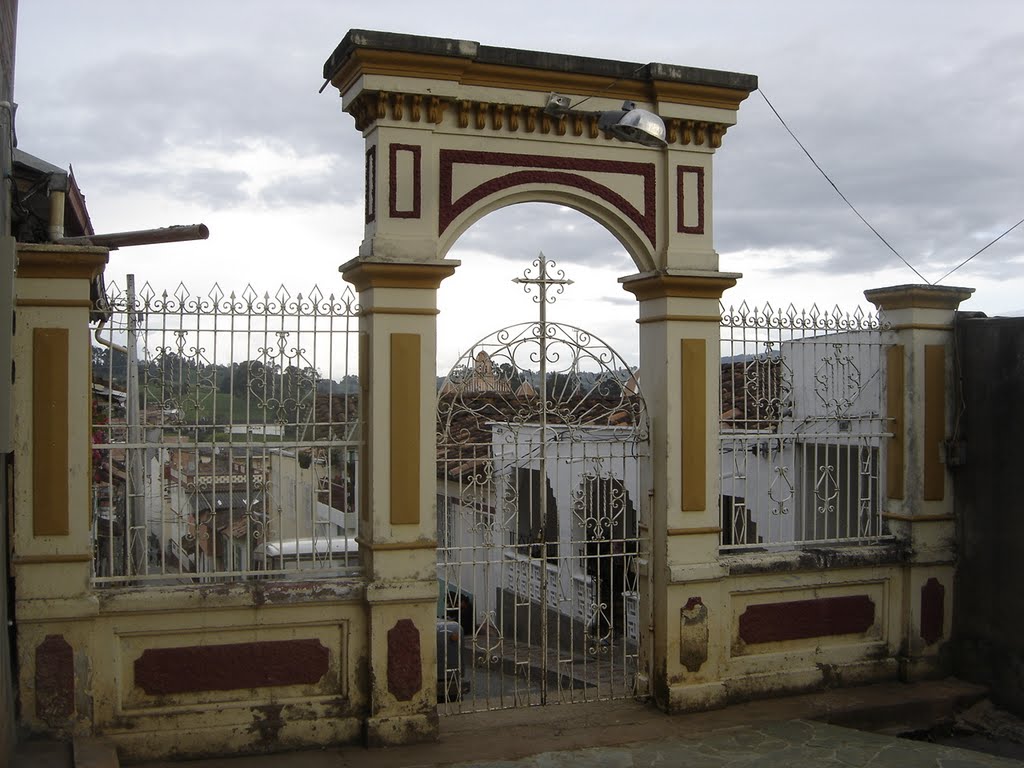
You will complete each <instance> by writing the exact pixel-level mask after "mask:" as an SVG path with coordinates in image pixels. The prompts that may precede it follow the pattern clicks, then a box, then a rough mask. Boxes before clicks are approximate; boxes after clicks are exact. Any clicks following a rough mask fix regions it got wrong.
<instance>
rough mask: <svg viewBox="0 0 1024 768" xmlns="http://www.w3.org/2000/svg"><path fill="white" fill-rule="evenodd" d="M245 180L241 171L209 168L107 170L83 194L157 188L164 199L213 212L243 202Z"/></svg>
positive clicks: (91, 180)
mask: <svg viewBox="0 0 1024 768" xmlns="http://www.w3.org/2000/svg"><path fill="white" fill-rule="evenodd" d="M248 180H249V177H248V175H247V174H245V173H242V172H241V171H220V170H215V169H211V168H182V169H177V170H170V171H163V170H162V171H159V172H157V171H129V170H110V171H108V172H106V173H103V174H99V175H94V176H91V177H90V183H89V186H88V188H87V189H86V192H87V193H88V194H98V195H101V196H102V195H104V194H105V192H104V189H105V188H106V187H109V188H111V190H113V189H132V190H137V191H143V190H147V191H148V190H153V189H159V190H161V191H162V192H163V193H164V195H165V196H166V197H169V198H174V199H177V200H181V201H184V202H192V203H196V204H198V205H201V206H205V207H207V208H210V209H213V210H217V209H222V208H230V207H232V206H234V205H239V204H242V203H244V202H245V201H246V200H247V199H248V195H247V193H246V192H245V191H244V190H243V189H242V186H243V185H244V184H245V183H246V182H247V181H248ZM94 190H95V192H94Z"/></svg>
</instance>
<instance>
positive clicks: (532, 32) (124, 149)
mask: <svg viewBox="0 0 1024 768" xmlns="http://www.w3.org/2000/svg"><path fill="white" fill-rule="evenodd" d="M493 5H494V7H493V8H492V7H490V6H491V4H484V3H474V4H470V3H464V2H454V1H453V0H448V1H446V0H434V1H433V2H422V0H420V1H418V2H393V1H392V0H380V1H379V2H376V3H366V2H360V3H357V2H354V1H353V0H302V1H301V2H292V3H284V2H280V0H246V1H245V2H241V0H233V1H231V2H228V1H227V0H203V1H202V2H197V1H195V0H176V2H174V3H166V2H156V1H155V0H153V1H147V0H95V1H94V2H80V1H78V0H22V2H21V3H20V8H19V19H18V51H17V63H16V82H15V99H16V101H17V102H18V103H19V108H18V117H17V132H18V141H19V147H20V148H21V149H23V150H25V151H27V152H30V153H32V154H35V155H38V156H40V157H42V158H44V159H46V160H48V161H50V162H52V163H56V164H58V165H62V166H67V165H68V164H72V165H73V166H74V169H75V175H76V177H77V179H78V181H79V184H80V186H81V187H82V189H83V191H84V192H85V194H86V196H87V200H88V205H89V210H90V213H91V215H92V219H93V222H94V225H95V227H96V229H97V231H103V232H109V231H119V230H127V229H141V228H148V227H159V226H166V225H170V224H187V223H197V222H204V223H206V224H207V225H208V226H209V228H210V231H211V236H210V239H209V241H207V242H203V243H189V244H179V245H171V246H153V247H146V248H129V249H122V250H120V251H117V252H114V253H113V254H112V257H111V264H110V268H109V271H108V275H109V276H110V277H111V278H113V279H114V280H115V281H121V279H122V276H123V275H124V274H126V273H128V272H133V273H135V274H136V275H137V276H138V277H137V279H139V280H140V281H141V280H149V281H150V282H151V283H153V284H154V285H156V286H158V287H164V286H170V287H173V286H174V285H176V284H177V283H178V282H179V281H184V282H185V283H186V284H187V285H188V286H189V288H190V289H195V290H200V291H202V290H205V289H208V288H209V287H210V286H211V285H212V283H213V282H214V281H217V282H219V283H220V285H221V286H222V287H224V288H225V289H228V288H230V287H237V288H241V287H244V283H245V282H247V281H249V282H252V283H253V284H254V285H256V287H257V288H259V289H261V290H262V289H266V288H271V286H273V285H276V284H280V283H281V282H285V283H286V284H287V285H288V287H289V289H290V290H292V292H293V293H295V292H299V291H306V290H308V288H309V287H310V286H312V285H313V284H317V285H319V286H320V287H321V288H322V289H323V290H324V292H325V293H327V292H330V291H331V290H341V289H342V286H343V283H342V281H341V278H340V276H339V275H338V272H337V267H338V265H339V264H341V263H343V262H345V261H347V260H349V259H350V258H352V257H353V256H355V254H356V250H357V248H358V246H359V243H360V241H361V240H362V196H363V186H362V185H363V175H362V155H363V152H362V139H361V137H360V136H359V134H358V132H357V131H356V130H355V128H354V125H353V121H352V118H351V117H349V116H348V115H346V114H345V113H343V112H342V111H341V107H340V100H339V99H338V96H337V92H336V91H335V90H334V89H332V88H328V89H327V90H326V91H324V93H323V94H318V93H317V91H318V89H319V88H320V85H321V84H322V78H321V72H322V67H323V62H324V60H325V59H326V58H327V57H328V56H329V55H330V54H331V52H332V51H333V50H334V48H335V46H336V45H337V44H338V42H339V41H340V40H341V38H342V37H343V36H344V35H345V33H346V31H347V30H349V29H350V28H363V29H378V30H386V31H395V32H406V33H412V34H423V35H434V36H441V37H454V38H462V39H469V40H476V41H478V42H480V43H482V44H486V45H495V46H505V47H513V48H524V49H533V50H545V51H553V52H559V53H572V54H580V55H586V56H597V57H605V58H610V59H619V60H624V61H636V62H651V61H657V62H664V63H669V64H681V65H688V66H698V67H705V68H712V69H724V70H731V71H737V72H747V73H751V74H756V75H757V76H758V77H759V80H760V85H761V87H762V89H763V90H764V92H765V94H766V95H767V96H768V98H770V99H771V100H772V102H773V103H774V105H775V106H776V108H777V109H778V110H779V112H780V113H781V114H782V116H783V117H784V118H785V119H786V120H787V122H788V123H789V125H790V127H791V128H792V129H793V130H794V131H795V132H796V134H797V135H798V136H799V137H800V139H801V140H802V141H803V143H804V144H805V145H806V147H807V148H808V150H809V151H810V152H811V153H812V154H813V155H814V157H815V158H816V159H817V161H818V162H819V163H820V164H821V165H822V167H824V168H825V169H826V170H827V171H828V172H829V174H830V175H831V176H832V178H833V179H834V180H835V182H836V183H837V184H838V185H839V187H840V188H841V189H842V190H843V191H844V192H845V194H846V195H847V196H848V197H849V198H850V199H851V201H853V202H854V204H855V205H857V206H858V207H859V208H860V210H861V212H862V213H863V214H864V215H865V217H866V218H867V219H868V220H870V221H871V222H872V223H873V224H874V225H875V226H876V228H877V229H879V231H881V232H882V233H883V234H884V235H885V237H886V238H887V239H888V240H889V242H890V243H891V244H892V245H893V247H895V248H896V250H898V251H899V252H900V253H901V254H902V255H903V256H904V257H905V258H906V259H907V260H908V261H910V262H911V263H912V264H913V265H914V266H915V267H916V268H917V269H918V270H919V271H920V272H921V273H922V274H923V275H924V276H925V278H927V279H928V280H930V281H934V280H936V279H938V278H939V277H940V276H942V275H943V274H944V273H945V272H946V271H948V270H949V269H950V268H952V267H953V266H955V265H956V264H957V263H959V262H960V261H962V260H963V259H964V258H966V257H968V256H970V255H971V254H972V253H974V252H975V251H976V250H977V249H978V248H980V247H982V246H983V245H984V244H985V243H987V242H988V241H989V240H991V239H992V238H993V237H995V236H996V235H998V234H1000V233H1001V232H1003V231H1004V230H1005V229H1007V228H1008V227H1010V226H1011V225H1012V224H1014V223H1015V222H1017V221H1018V220H1020V219H1021V218H1022V217H1024V3H1022V2H1019V0H1005V2H996V1H995V0H975V2H973V3H966V2H962V1H961V2H952V1H951V0H931V2H910V1H907V0H902V1H901V2H898V3H897V2H892V0H889V1H887V2H877V1H873V0H869V1H864V0H861V2H857V3H852V2H849V3H840V2H831V3H821V2H810V0H808V1H807V2H778V1H777V0H776V1H773V2H764V1H763V0H743V1H741V2H740V1H737V2H730V1H729V0H719V2H705V3H689V2H688V3H665V4H657V5H656V6H652V8H654V9H655V10H653V11H652V13H651V14H650V15H649V17H648V18H643V17H642V14H641V13H640V12H638V10H637V8H638V6H632V5H630V6H629V7H626V6H623V9H622V10H621V11H619V12H618V13H615V12H608V13H606V14H604V15H602V14H601V13H599V9H600V8H601V7H602V6H604V5H605V4H603V3H594V2H593V1H592V0H590V1H588V2H582V1H580V2H577V1H576V0H563V2H561V3H551V2H544V3H541V2H535V1H534V0H524V1H522V2H518V3H497V4H493ZM652 151H653V150H652ZM714 205H715V247H716V249H717V250H718V252H719V254H720V256H721V263H720V266H721V269H723V270H726V271H735V272H742V273H744V275H745V277H744V279H743V280H741V281H740V284H739V285H738V286H737V287H736V288H735V289H733V291H731V292H729V293H728V294H727V295H726V301H727V303H728V302H729V301H738V300H742V299H746V300H748V301H751V302H758V303H759V302H763V301H766V300H767V301H771V302H772V303H774V304H778V303H782V304H785V303H788V302H791V301H792V302H794V303H797V304H798V305H799V306H804V305H809V304H810V303H811V302H817V303H819V304H826V305H831V304H835V303H840V304H841V305H842V306H844V307H846V306H852V305H854V304H856V303H858V302H859V303H861V304H863V302H864V299H863V296H862V291H863V290H864V289H866V288H874V287H880V286H884V285H893V284H900V283H908V282H920V281H919V279H918V278H917V277H916V276H915V275H914V274H913V273H912V272H911V271H910V270H909V269H908V268H906V267H905V266H903V265H902V264H901V263H900V262H899V260H898V259H897V258H896V256H894V255H893V254H892V253H891V252H890V251H889V250H888V249H887V248H886V247H885V246H884V245H883V244H882V243H881V242H879V241H878V240H877V239H876V238H875V237H874V235H872V234H871V233H870V232H869V231H868V230H867V229H866V228H865V227H864V225H863V224H861V223H860V222H859V221H858V220H857V219H856V217H855V216H854V215H853V213H852V212H851V211H850V210H849V209H848V208H846V206H845V205H844V204H843V202H842V201H841V200H840V199H839V198H838V197H837V196H836V195H835V193H834V192H833V191H832V190H831V188H830V187H829V186H828V185H827V183H826V182H825V180H824V179H822V178H821V176H820V175H819V174H818V172H817V171H816V170H815V169H814V168H813V167H812V166H811V164H810V163H809V161H808V160H807V158H806V157H805V156H804V155H803V153H802V152H801V151H800V150H799V148H798V147H797V146H796V145H795V144H794V143H793V141H792V139H791V138H790V137H789V135H788V134H786V132H785V130H784V129H783V128H782V126H781V125H780V124H779V123H778V121H777V120H776V118H775V117H774V115H773V114H772V113H771V111H770V110H769V109H768V107H767V105H766V104H765V102H764V100H763V99H762V98H761V96H760V95H759V94H757V93H754V94H752V95H751V97H750V98H749V99H748V100H747V101H745V102H744V103H743V104H742V105H741V108H740V113H739V123H738V125H737V126H736V127H734V128H732V129H731V130H730V131H729V132H728V134H727V135H726V137H725V140H724V142H723V146H722V148H721V149H720V150H719V151H718V153H717V155H716V157H715V187H714ZM538 250H543V251H544V252H545V253H546V254H547V256H549V257H550V258H553V259H555V260H556V261H558V262H559V265H560V266H561V267H563V268H564V269H565V270H566V272H567V273H568V276H569V277H572V278H574V279H576V280H577V284H576V285H574V286H572V287H570V288H569V290H568V291H567V293H566V296H565V298H564V299H563V300H562V301H561V302H560V303H559V304H558V305H556V308H555V309H554V310H552V316H553V319H556V320H562V321H566V322H572V323H574V324H577V325H584V326H587V327H590V328H592V329H593V330H594V331H595V332H596V333H597V334H598V335H600V336H602V337H604V338H605V339H606V340H608V341H609V342H611V343H612V344H613V346H616V347H617V348H619V350H620V351H621V352H622V354H623V356H624V357H626V358H627V359H630V358H632V359H634V360H635V355H636V351H635V348H636V326H635V323H634V322H633V321H634V319H635V317H636V307H635V302H634V301H633V299H632V297H631V296H630V295H629V294H626V293H625V292H623V291H622V290H621V288H620V287H619V286H618V285H617V284H616V282H615V279H616V278H617V277H620V276H623V275H626V274H630V273H632V272H634V271H635V269H634V267H633V265H632V263H631V261H630V259H629V258H628V256H627V255H626V253H625V252H624V251H623V249H622V248H621V247H620V246H619V244H618V243H617V242H616V241H615V240H614V239H613V238H612V237H611V236H610V235H609V234H607V233H606V232H605V230H603V229H602V228H601V227H599V226H598V225H597V224H595V223H593V222H591V221H590V220H589V219H586V218H585V217H584V216H583V215H582V214H579V213H576V212H574V211H570V210H567V209H560V208H557V207H554V206H550V205H528V206H514V207H512V208H506V209H503V210H502V211H499V212H498V213H495V214H492V215H491V216H489V217H487V218H485V219H484V220H482V221H481V222H479V223H478V224H477V225H475V226H474V227H473V228H472V229H470V230H469V231H468V232H467V233H466V234H465V235H464V236H463V238H462V239H461V240H460V242H459V243H458V244H457V245H456V247H455V249H453V251H452V252H451V253H450V254H449V257H450V258H458V259H461V260H462V261H463V266H462V267H460V269H459V271H458V272H457V273H456V275H455V277H453V278H451V279H450V280H448V281H447V282H446V283H445V284H444V285H443V286H442V292H441V296H440V302H441V309H442V314H441V317H440V319H439V334H440V348H441V353H440V355H439V357H440V358H441V359H440V360H439V363H440V364H441V365H442V367H444V366H446V365H448V364H450V363H451V362H453V359H452V358H453V357H454V355H455V354H456V350H462V349H465V348H467V347H468V346H469V345H470V344H471V343H472V342H473V341H474V340H475V339H474V338H472V336H474V335H482V333H483V332H485V331H486V330H490V329H489V328H488V327H487V326H488V325H489V324H491V323H493V325H494V326H495V328H497V327H499V326H501V325H503V324H505V323H509V322H515V321H518V320H522V319H524V318H528V317H529V313H532V312H533V311H534V306H533V304H532V302H530V301H529V300H528V299H527V298H525V297H523V296H522V294H521V292H520V290H519V289H518V288H517V287H516V286H514V285H512V283H511V282H510V280H511V278H512V277H514V276H516V275H517V274H519V273H521V272H522V270H523V269H524V268H526V267H527V266H528V264H529V262H530V261H531V260H532V259H533V258H535V257H536V255H537V252H538ZM1022 271H1024V225H1022V226H1021V227H1019V228H1018V229H1017V230H1016V231H1015V232H1013V233H1012V234H1011V235H1009V236H1007V237H1006V238H1004V239H1003V240H1002V241H1001V242H999V243H998V244H996V245H994V246H993V247H991V248H990V249H989V250H988V251H986V252H985V253H983V254H981V255H980V256H978V257H977V258H976V259H974V260H973V261H972V262H971V263H970V264H968V265H967V266H965V267H963V268H962V269H961V270H959V271H958V272H957V273H956V274H954V275H953V276H952V277H950V278H947V279H946V280H945V284H952V285H964V286H969V287H973V288H976V289H977V293H976V294H975V297H974V298H973V299H971V300H970V301H968V302H966V303H965V304H964V305H963V308H964V309H973V310H979V311H984V312H987V313H989V314H1006V313H1015V314H1020V313H1024V295H1022V293H1024V291H1022V288H1024V281H1022V279H1021V273H1022ZM478 313H484V316H485V317H486V318H488V320H487V322H483V323H481V321H480V320H479V317H478ZM467 328H469V329H471V330H470V331H468V333H469V336H467V330H466V329H467Z"/></svg>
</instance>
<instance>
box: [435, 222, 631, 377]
mask: <svg viewBox="0 0 1024 768" xmlns="http://www.w3.org/2000/svg"><path fill="white" fill-rule="evenodd" d="M541 251H543V253H544V254H545V256H547V258H548V259H550V260H552V261H554V262H555V263H556V265H557V268H558V269H561V270H563V271H564V272H565V277H566V278H568V279H570V280H572V281H573V284H572V285H570V286H566V288H565V289H564V291H563V292H561V293H559V294H558V295H557V296H556V301H555V302H554V303H553V304H552V305H550V306H549V310H548V315H549V318H550V319H552V320H556V321H564V322H570V323H572V324H573V325H577V326H579V327H581V328H585V329H586V330H588V331H590V332H592V333H594V334H595V335H597V336H600V337H601V338H602V339H603V340H604V341H605V342H607V343H608V345H609V346H610V347H612V348H613V349H615V350H616V351H618V353H619V354H620V355H622V357H623V358H624V359H625V360H626V361H627V362H628V363H629V364H630V365H634V366H635V365H637V364H638V363H639V356H638V333H637V325H636V317H637V303H636V299H635V298H633V297H632V296H631V295H630V294H628V293H626V292H625V291H624V290H622V288H621V287H620V286H619V284H618V283H617V280H618V278H619V277H622V276H623V275H626V274H629V273H631V272H633V271H635V265H634V264H633V263H632V262H631V259H630V256H629V253H628V252H627V251H626V249H625V248H624V247H623V246H622V244H621V243H620V242H619V241H618V240H617V239H616V238H615V237H614V236H613V235H612V234H611V233H610V232H609V231H608V230H607V229H606V228H605V227H604V226H602V225H601V224H600V223H598V222H596V221H595V220H594V219H592V218H591V217H590V216H588V215H586V214H584V213H581V212H580V211H578V210H575V209H573V208H570V207H568V206H564V205H552V204H545V203H520V204H516V205H509V206H505V207H502V208H500V209H498V210H495V211H493V212H491V213H489V214H488V215H486V216H483V217H481V218H478V220H477V221H476V223H474V224H473V225H472V226H471V227H469V228H467V229H466V230H465V231H464V232H463V234H462V236H461V237H460V238H459V240H458V242H457V243H455V244H454V246H453V247H452V248H451V250H450V251H449V253H448V257H449V258H452V259H458V260H460V261H461V262H462V265H461V266H460V267H459V268H458V269H457V270H456V271H455V274H454V275H453V276H452V277H450V278H448V279H447V280H445V281H444V282H443V283H442V284H441V287H440V289H439V290H438V308H439V309H440V315H439V316H438V325H437V340H438V346H437V350H438V352H437V371H438V375H443V374H445V373H447V371H448V370H449V368H451V366H452V365H453V364H454V363H455V361H456V360H457V359H458V357H459V356H460V355H461V353H463V352H464V351H465V350H466V348H467V346H468V345H469V344H471V343H472V342H474V341H476V339H477V338H479V337H480V336H482V335H483V334H484V333H487V332H489V331H492V330H497V329H498V328H502V327H504V326H507V325H511V324H514V323H520V322H524V321H528V320H532V319H535V318H536V317H537V305H536V303H535V302H534V300H533V298H532V297H531V296H529V295H527V294H526V293H524V291H523V288H522V287H521V286H520V285H517V284H515V283H513V282H512V280H513V278H515V277H518V276H521V275H522V274H523V272H524V270H526V269H527V268H528V267H529V266H530V265H531V263H532V262H533V261H534V259H536V258H537V256H538V254H539V253H540V252H541Z"/></svg>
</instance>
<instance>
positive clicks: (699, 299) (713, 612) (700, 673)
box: [622, 270, 739, 711]
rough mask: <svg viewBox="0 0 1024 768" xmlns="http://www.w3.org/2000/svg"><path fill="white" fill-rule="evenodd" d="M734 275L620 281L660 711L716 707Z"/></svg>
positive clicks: (649, 646)
mask: <svg viewBox="0 0 1024 768" xmlns="http://www.w3.org/2000/svg"><path fill="white" fill-rule="evenodd" d="M737 278H739V275H738V274H732V273H723V272H703V271H681V270H675V271H668V270H666V271H660V272H656V273H646V274H640V275H635V276H633V277H628V278H624V279H623V280H622V283H623V287H624V288H625V289H626V290H628V291H630V292H631V293H633V294H634V295H635V296H636V297H637V299H638V300H639V302H640V319H639V323H640V382H641V387H642V389H643V393H644V397H645V399H646V402H647V408H648V412H649V413H650V415H651V467H650V472H651V476H650V478H649V480H650V484H651V485H650V487H651V489H652V494H651V496H650V507H649V516H648V519H647V521H646V522H647V526H648V531H647V534H648V536H649V538H650V555H649V557H648V558H647V561H646V563H643V564H642V567H644V568H646V571H647V572H646V573H643V574H641V579H640V583H641V585H642V591H643V594H642V600H643V603H644V604H645V605H648V606H649V607H650V612H651V613H650V618H649V623H648V626H647V633H646V635H645V639H644V643H643V651H642V652H643V654H644V658H645V660H647V662H648V663H647V664H641V665H640V666H641V668H644V667H645V666H646V668H647V669H649V670H650V675H651V680H650V681H649V688H650V692H651V694H652V695H653V696H654V698H655V700H656V701H657V703H658V705H659V706H660V707H661V708H663V709H665V710H668V711H681V710H693V709H702V708H710V707H714V706H719V705H721V704H722V703H723V699H724V689H723V688H722V686H721V684H720V683H719V682H718V681H719V678H720V674H719V666H720V661H721V653H722V649H721V648H720V647H718V645H717V644H716V643H714V642H711V638H715V637H717V636H718V635H719V631H718V629H717V627H719V626H720V625H721V624H722V623H723V622H728V620H729V619H728V617H727V616H725V615H722V612H721V611H720V610H717V609H718V606H720V605H721V604H722V600H721V599H719V592H720V591H721V580H722V577H723V576H724V571H723V569H722V567H721V566H720V565H719V562H718V546H719V540H720V539H719V537H720V533H721V521H720V512H719V503H718V497H719V471H718V461H719V459H718V457H719V452H718V430H719V424H718V417H719V414H718V408H717V405H718V389H719V387H720V351H719V327H720V320H719V306H718V301H719V298H720V297H721V295H722V292H723V291H725V290H726V289H727V288H730V287H731V286H733V285H734V284H735V283H736V280H737Z"/></svg>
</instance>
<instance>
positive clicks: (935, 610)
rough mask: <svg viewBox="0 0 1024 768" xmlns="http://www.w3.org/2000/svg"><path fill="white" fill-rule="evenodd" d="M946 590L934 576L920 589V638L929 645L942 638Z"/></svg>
mask: <svg viewBox="0 0 1024 768" xmlns="http://www.w3.org/2000/svg"><path fill="white" fill-rule="evenodd" d="M945 605H946V588H945V587H944V586H942V584H940V583H939V580H938V579H936V578H935V577H934V576H933V577H932V578H930V579H928V581H927V582H925V585H924V586H923V587H921V638H922V639H923V640H924V641H925V642H926V643H928V645H931V644H932V643H934V642H936V641H938V640H940V639H941V638H942V625H943V623H944V621H945V618H946V609H945Z"/></svg>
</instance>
